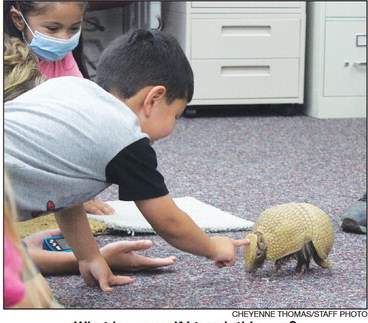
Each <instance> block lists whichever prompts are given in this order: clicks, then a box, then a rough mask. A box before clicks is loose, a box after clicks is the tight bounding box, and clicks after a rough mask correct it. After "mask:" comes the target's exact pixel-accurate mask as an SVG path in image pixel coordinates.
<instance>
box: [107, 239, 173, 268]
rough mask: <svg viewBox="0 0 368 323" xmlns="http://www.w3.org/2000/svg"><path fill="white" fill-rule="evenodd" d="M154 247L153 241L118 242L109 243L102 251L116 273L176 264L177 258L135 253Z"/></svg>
mask: <svg viewBox="0 0 368 323" xmlns="http://www.w3.org/2000/svg"><path fill="white" fill-rule="evenodd" d="M151 247H152V241H150V240H139V241H118V242H113V243H109V244H108V245H106V246H104V247H102V248H101V249H100V251H101V254H102V256H103V257H104V258H105V260H106V261H107V264H108V265H109V266H110V268H111V269H112V270H114V271H139V270H145V269H152V268H157V267H164V266H171V265H174V264H175V263H176V260H177V259H176V257H167V258H148V257H144V256H141V255H137V254H135V253H133V251H139V250H146V249H149V248H151Z"/></svg>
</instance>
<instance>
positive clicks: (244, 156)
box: [47, 111, 367, 309]
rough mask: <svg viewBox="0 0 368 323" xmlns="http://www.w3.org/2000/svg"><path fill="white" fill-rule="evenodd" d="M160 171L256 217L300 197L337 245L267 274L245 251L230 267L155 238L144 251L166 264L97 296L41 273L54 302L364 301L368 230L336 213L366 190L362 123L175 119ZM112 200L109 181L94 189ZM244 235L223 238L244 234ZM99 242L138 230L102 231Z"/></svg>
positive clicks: (177, 192) (186, 192)
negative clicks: (301, 265) (323, 219)
mask: <svg viewBox="0 0 368 323" xmlns="http://www.w3.org/2000/svg"><path fill="white" fill-rule="evenodd" d="M154 148H155V150H156V152H157V155H158V161H159V169H160V171H161V172H162V174H163V175H164V177H165V179H166V183H167V186H168V188H169V190H170V193H171V195H172V196H173V197H182V196H192V197H194V198H196V199H198V200H201V201H203V202H205V203H208V204H211V205H213V206H215V207H218V208H220V209H222V210H224V211H227V212H230V213H232V214H233V215H236V216H239V217H242V218H245V219H248V220H251V221H255V220H256V218H257V216H258V215H259V213H260V212H262V211H263V210H265V209H266V208H269V207H271V206H274V205H277V204H281V203H288V202H308V203H311V204H314V205H316V206H318V207H320V208H321V209H323V210H324V211H325V212H327V213H328V214H330V215H331V217H332V221H333V225H334V229H335V243H334V248H333V250H332V252H331V254H330V255H329V257H328V260H329V261H330V262H331V263H332V265H333V267H332V268H331V269H323V268H321V267H318V266H317V265H316V264H315V263H314V262H313V261H312V264H311V270H310V271H309V272H308V273H307V274H305V275H296V274H294V266H295V263H293V262H292V263H290V264H289V265H286V266H285V267H284V268H283V269H282V270H281V271H280V272H279V273H277V274H276V275H275V276H273V277H271V276H270V275H269V273H270V269H271V266H272V264H271V263H269V262H268V263H267V264H266V265H265V266H264V267H262V268H261V269H259V270H258V271H257V272H256V274H254V275H250V274H247V273H245V270H244V257H243V250H242V249H238V250H237V253H238V261H237V263H236V265H235V266H233V267H230V268H224V269H217V268H216V267H215V266H214V265H213V263H212V262H211V261H208V260H206V259H202V258H200V257H196V256H192V255H189V254H186V253H183V252H181V251H179V250H176V249H174V248H173V247H171V246H170V245H168V244H167V243H166V242H165V241H163V240H162V239H161V238H160V237H158V236H155V235H149V236H144V237H143V238H144V239H147V238H148V239H151V240H152V241H153V242H154V246H153V247H152V248H151V249H150V250H148V251H146V252H142V254H144V255H147V256H152V257H157V256H158V257H166V256H171V255H174V256H177V257H178V259H179V261H178V262H177V264H176V265H174V266H172V267H168V268H161V269H155V270H150V271H143V272H138V273H123V274H128V275H130V276H131V277H134V278H135V279H136V282H135V283H134V284H131V285H127V286H119V287H115V290H114V292H112V293H103V292H101V291H100V290H99V288H97V287H87V286H85V284H84V282H83V281H82V279H81V278H80V276H78V275H67V276H48V277H47V280H48V281H49V283H50V286H51V288H52V290H53V292H54V295H55V297H56V299H58V300H59V302H60V303H61V304H63V305H64V306H65V307H67V308H130V309H138V308H149V309H155V308H186V309H188V308H221V309H226V308H253V309H260V308H313V309H314V308H336V309H342V308H361V307H362V306H364V305H363V304H364V303H365V301H366V293H367V289H366V287H367V286H366V278H367V276H366V265H367V253H366V250H367V248H366V235H358V234H352V233H345V232H343V231H342V230H341V229H340V224H341V221H340V216H341V214H342V213H343V212H344V210H345V209H346V208H347V207H348V206H350V205H351V204H352V203H354V202H355V201H356V200H357V199H358V198H360V197H361V196H362V194H363V193H364V192H365V190H366V120H365V119H327V120H320V119H315V118H311V117H308V116H304V115H299V116H293V117H284V116H279V115H277V114H274V113H267V112H263V113H258V112H257V111H256V112H254V113H253V112H252V113H250V112H249V113H248V112H247V113H244V112H239V111H238V112H236V113H220V114H215V113H213V114H208V113H207V114H203V115H201V116H199V117H198V118H193V119H191V118H184V117H183V118H180V119H179V120H178V122H177V126H176V129H175V131H174V132H173V134H172V135H171V136H170V137H168V138H165V139H163V140H161V141H159V142H157V143H155V145H154ZM99 197H100V198H102V199H104V200H114V199H117V187H116V186H114V185H113V186H111V187H109V188H108V189H107V190H106V191H104V192H102V193H101V194H100V196H99ZM245 234H246V232H232V233H226V235H228V236H230V237H234V238H242V237H243V236H244V235H245ZM96 239H97V241H98V243H99V244H100V245H101V246H103V245H105V244H107V243H109V242H112V241H117V240H121V239H126V240H138V239H142V236H134V237H131V236H124V235H123V234H122V235H116V234H114V235H105V236H99V237H97V238H96Z"/></svg>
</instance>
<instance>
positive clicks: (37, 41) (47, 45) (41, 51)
mask: <svg viewBox="0 0 368 323" xmlns="http://www.w3.org/2000/svg"><path fill="white" fill-rule="evenodd" d="M19 13H20V15H21V17H22V19H23V21H24V22H25V24H26V26H27V27H28V29H29V31H30V32H31V33H32V35H33V39H32V41H31V43H28V42H27V40H26V38H25V37H24V34H23V40H24V42H25V43H26V44H27V45H28V46H29V47H30V48H31V49H32V51H33V52H34V53H35V54H36V55H37V56H38V57H39V58H41V59H43V60H45V61H48V62H55V61H59V60H61V59H62V58H64V57H65V55H66V54H68V53H69V52H71V51H72V50H73V49H74V48H75V47H77V45H78V43H79V37H80V34H81V31H80V30H79V31H78V32H77V33H76V34H75V35H74V36H72V37H71V38H69V39H61V38H55V37H51V36H47V35H45V34H42V33H40V32H38V31H35V32H33V31H32V29H31V28H30V27H29V25H28V23H27V21H26V20H25V19H24V17H23V15H22V13H21V12H19Z"/></svg>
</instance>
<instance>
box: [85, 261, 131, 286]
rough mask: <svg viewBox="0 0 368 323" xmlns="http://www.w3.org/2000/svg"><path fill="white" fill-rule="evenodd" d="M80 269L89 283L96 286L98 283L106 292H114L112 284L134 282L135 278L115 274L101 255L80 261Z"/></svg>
mask: <svg viewBox="0 0 368 323" xmlns="http://www.w3.org/2000/svg"><path fill="white" fill-rule="evenodd" d="M79 271H80V273H81V275H82V277H83V279H84V281H85V282H86V284H87V285H89V286H94V285H96V284H98V285H99V286H100V288H101V290H102V291H104V292H112V291H113V289H112V288H111V287H110V286H113V285H125V284H131V283H133V282H134V279H132V278H130V277H128V276H116V275H114V274H113V273H112V272H111V270H110V268H109V266H108V265H107V263H106V261H105V259H104V258H103V257H102V256H101V255H99V256H96V257H94V258H92V259H91V260H81V261H79Z"/></svg>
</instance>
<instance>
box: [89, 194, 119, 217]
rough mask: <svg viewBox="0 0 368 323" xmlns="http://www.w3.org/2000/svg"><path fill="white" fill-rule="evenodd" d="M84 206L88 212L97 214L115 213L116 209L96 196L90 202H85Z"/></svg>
mask: <svg viewBox="0 0 368 323" xmlns="http://www.w3.org/2000/svg"><path fill="white" fill-rule="evenodd" d="M83 206H84V208H85V210H86V211H87V213H91V214H96V215H111V214H114V213H115V210H114V209H113V208H112V207H111V206H110V205H108V204H107V203H105V202H103V201H101V200H100V199H98V198H94V199H92V200H90V201H88V202H84V203H83Z"/></svg>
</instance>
